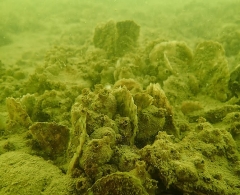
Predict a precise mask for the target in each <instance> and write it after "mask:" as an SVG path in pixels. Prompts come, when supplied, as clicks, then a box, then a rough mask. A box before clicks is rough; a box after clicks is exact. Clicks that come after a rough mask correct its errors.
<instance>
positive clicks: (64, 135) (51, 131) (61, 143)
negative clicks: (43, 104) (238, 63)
mask: <svg viewBox="0 0 240 195" xmlns="http://www.w3.org/2000/svg"><path fill="white" fill-rule="evenodd" d="M29 129H30V132H31V134H32V135H33V138H35V139H36V140H37V142H38V143H39V145H40V146H41V148H42V149H43V150H44V152H45V153H46V154H49V155H51V156H52V157H54V156H56V155H58V154H62V153H63V152H64V151H65V150H66V149H67V145H68V141H69V129H68V128H67V127H66V126H63V125H59V124H57V123H54V122H51V123H50V122H36V123H34V124H33V125H32V126H31V127H30V128H29Z"/></svg>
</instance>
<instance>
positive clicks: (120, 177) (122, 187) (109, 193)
mask: <svg viewBox="0 0 240 195" xmlns="http://www.w3.org/2000/svg"><path fill="white" fill-rule="evenodd" d="M103 194H104V195H113V194H114V195H123V194H129V195H147V194H148V193H147V192H146V190H145V188H144V187H143V186H142V184H141V181H140V180H139V179H138V178H136V177H134V176H133V175H131V174H130V173H127V172H116V173H112V174H110V175H107V176H105V177H102V178H101V179H98V180H97V181H96V182H95V183H94V184H93V186H92V187H91V188H90V189H89V190H88V191H87V195H103Z"/></svg>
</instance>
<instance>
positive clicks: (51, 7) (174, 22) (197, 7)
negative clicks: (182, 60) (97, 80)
mask: <svg viewBox="0 0 240 195" xmlns="http://www.w3.org/2000/svg"><path fill="white" fill-rule="evenodd" d="M239 7H240V2H239V1H217V0H215V1H207V0H204V1H200V0H199V1H192V0H182V1H181V0H172V1H158V0H155V1H153V0H130V1H127V0H124V1H123V0H122V1H121V0H102V1H99V0H98V1H97V0H81V1H79V0H56V1H54V0H52V1H47V0H34V1H32V0H17V1H14V0H1V1H0V59H2V60H7V58H9V56H8V55H7V53H11V58H14V53H12V52H13V51H14V50H15V47H16V46H17V47H21V50H22V51H25V49H26V50H27V49H29V47H31V49H37V48H43V47H47V46H49V45H52V44H60V43H61V44H63V43H67V44H77V45H78V44H83V43H84V42H85V41H86V40H87V39H89V40H91V37H92V34H93V30H94V28H95V26H96V25H97V24H98V23H99V22H106V21H108V20H109V19H114V20H125V19H132V20H134V21H135V22H136V23H138V24H139V25H140V26H141V40H143V39H155V38H159V37H164V38H168V39H177V40H184V41H186V42H188V44H190V45H194V43H195V42H196V41H197V40H198V39H213V40H216V39H218V37H219V35H220V34H221V33H223V28H224V27H225V26H226V25H239V24H240V16H239V14H238V8H239ZM13 43H15V47H13V48H11V49H10V48H9V47H6V46H9V45H11V44H13ZM17 43H18V44H17ZM16 44H17V45H16ZM8 49H9V50H8ZM6 51H7V52H6ZM15 52H16V53H18V51H15ZM6 55H7V56H6Z"/></svg>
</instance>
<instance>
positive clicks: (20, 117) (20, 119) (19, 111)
mask: <svg viewBox="0 0 240 195" xmlns="http://www.w3.org/2000/svg"><path fill="white" fill-rule="evenodd" d="M6 104H7V110H8V115H9V119H10V122H11V121H13V122H14V123H17V124H19V125H20V126H23V127H26V128H28V127H29V126H30V125H31V124H32V121H31V119H30V117H29V116H28V114H27V111H26V110H25V108H24V107H23V106H22V104H21V103H20V102H19V101H17V100H16V99H14V98H12V97H9V98H7V99H6Z"/></svg>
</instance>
